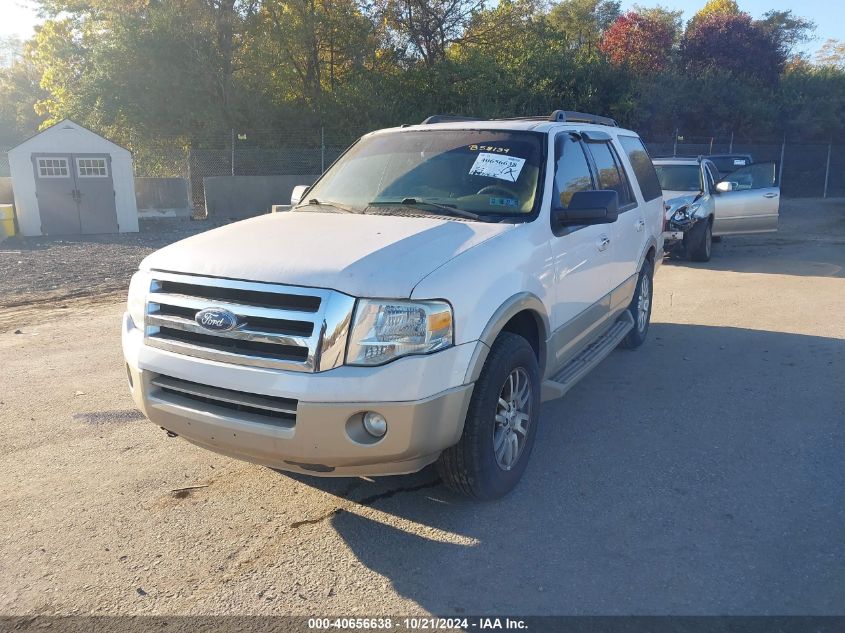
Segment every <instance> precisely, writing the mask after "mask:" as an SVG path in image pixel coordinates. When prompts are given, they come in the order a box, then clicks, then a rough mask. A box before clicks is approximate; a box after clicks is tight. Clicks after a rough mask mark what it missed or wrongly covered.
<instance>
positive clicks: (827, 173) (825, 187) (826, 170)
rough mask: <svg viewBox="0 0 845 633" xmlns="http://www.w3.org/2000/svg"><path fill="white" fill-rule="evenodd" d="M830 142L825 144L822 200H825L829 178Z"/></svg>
mask: <svg viewBox="0 0 845 633" xmlns="http://www.w3.org/2000/svg"><path fill="white" fill-rule="evenodd" d="M831 145H832V143H831V142H828V144H827V167H825V169H824V193H823V194H822V198H827V181H828V178H829V177H830V149H831Z"/></svg>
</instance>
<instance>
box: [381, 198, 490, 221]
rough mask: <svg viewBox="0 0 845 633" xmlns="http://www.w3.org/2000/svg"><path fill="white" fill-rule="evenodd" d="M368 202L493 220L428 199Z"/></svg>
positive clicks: (478, 219)
mask: <svg viewBox="0 0 845 633" xmlns="http://www.w3.org/2000/svg"><path fill="white" fill-rule="evenodd" d="M370 204H371V205H376V204H401V205H403V206H408V207H419V208H420V209H421V210H422V211H425V210H426V209H425V206H429V207H432V208H434V209H438V210H439V211H442V212H444V213H446V214H447V215H454V216H458V217H459V218H466V219H468V220H476V221H479V222H494V221H495V220H494V219H493V218H488V217H484V216H482V215H479V214H478V213H473V212H472V211H464V210H463V209H458V208H457V207H450V206H448V205H445V204H440V203H438V202H430V201H429V200H417V199H416V198H402V200H373V201H372V202H371V203H370Z"/></svg>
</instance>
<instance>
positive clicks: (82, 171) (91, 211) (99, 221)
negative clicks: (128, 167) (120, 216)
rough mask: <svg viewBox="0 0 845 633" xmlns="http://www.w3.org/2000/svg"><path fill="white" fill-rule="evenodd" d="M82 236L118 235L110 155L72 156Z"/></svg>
mask: <svg viewBox="0 0 845 633" xmlns="http://www.w3.org/2000/svg"><path fill="white" fill-rule="evenodd" d="M73 160H74V168H75V174H76V191H77V199H78V201H79V222H80V225H81V229H82V230H81V232H82V233H87V234H90V233H117V232H118V230H119V227H118V224H117V208H116V206H115V193H114V182H113V181H112V175H111V156H110V155H109V154H74V155H73Z"/></svg>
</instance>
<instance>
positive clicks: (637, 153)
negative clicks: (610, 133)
mask: <svg viewBox="0 0 845 633" xmlns="http://www.w3.org/2000/svg"><path fill="white" fill-rule="evenodd" d="M619 143H620V144H621V145H622V149H624V150H625V153H626V154H627V155H628V160H629V161H631V167H633V168H634V175H635V176H636V177H637V181H638V182H639V183H640V191H642V193H643V199H644V200H645V201H646V202H648V201H649V200H654V199H655V198H659V197H660V196H661V195H663V191H662V189H661V188H660V181H659V180H658V179H657V172H656V171H655V170H654V164H653V163H652V162H651V157H650V156H649V155H648V151H646V148H645V145H643V142H642V141H641V140H640V139H638V138H637V137H636V136H620V137H619Z"/></svg>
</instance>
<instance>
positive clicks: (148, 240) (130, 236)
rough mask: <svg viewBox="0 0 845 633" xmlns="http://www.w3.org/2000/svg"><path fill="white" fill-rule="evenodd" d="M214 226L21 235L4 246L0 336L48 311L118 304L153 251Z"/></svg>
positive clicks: (169, 224)
mask: <svg viewBox="0 0 845 633" xmlns="http://www.w3.org/2000/svg"><path fill="white" fill-rule="evenodd" d="M214 226H216V224H214V223H211V222H209V221H192V220H188V219H166V220H141V222H140V229H141V230H140V232H138V233H121V234H119V235H79V236H68V237H60V238H51V237H23V236H15V237H13V238H9V239H7V240H4V241H2V242H0V332H2V331H3V330H4V329H6V328H8V326H9V323H10V322H13V321H15V320H18V321H20V320H21V319H22V318H23V319H26V320H30V319H33V318H35V319H40V318H41V316H43V315H40V313H41V312H42V311H43V310H44V309H47V310H62V309H71V308H73V309H78V308H84V307H86V306H89V305H91V304H102V303H103V302H107V301H113V300H115V299H117V298H119V297H120V296H121V295H123V294H124V293H125V292H126V287H127V285H128V283H129V278H130V277H131V276H132V273H133V272H135V271H136V270H138V264H139V263H140V262H141V260H142V259H143V258H144V257H146V256H147V255H149V254H150V253H152V252H153V251H155V250H157V249H159V248H161V247H162V246H166V245H167V244H170V243H172V242H175V241H177V240H181V239H183V238H186V237H188V236H190V235H194V234H195V233H199V232H202V231H206V230H208V229H210V228H213V227H214Z"/></svg>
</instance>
